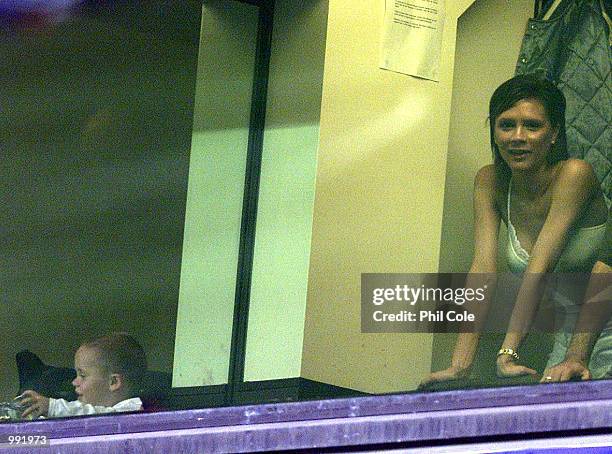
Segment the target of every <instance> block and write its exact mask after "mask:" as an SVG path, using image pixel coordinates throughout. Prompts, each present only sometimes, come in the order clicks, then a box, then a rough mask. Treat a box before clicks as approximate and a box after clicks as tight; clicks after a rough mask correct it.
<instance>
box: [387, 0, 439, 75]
mask: <svg viewBox="0 0 612 454" xmlns="http://www.w3.org/2000/svg"><path fill="white" fill-rule="evenodd" d="M444 13H445V11H444V0H385V23H384V28H383V35H382V48H381V53H380V67H381V68H383V69H388V70H390V71H395V72H398V73H402V74H409V75H411V76H417V77H422V78H424V79H430V80H435V81H439V80H440V52H441V49H442V32H443V31H444Z"/></svg>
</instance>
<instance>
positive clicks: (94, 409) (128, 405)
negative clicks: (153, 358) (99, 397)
mask: <svg viewBox="0 0 612 454" xmlns="http://www.w3.org/2000/svg"><path fill="white" fill-rule="evenodd" d="M138 410H142V401H141V400H140V398H139V397H132V398H131V399H126V400H122V401H121V402H118V403H116V404H115V405H113V406H112V407H104V406H101V405H91V404H84V403H82V402H80V401H78V400H73V401H72V402H68V401H67V400H64V399H53V398H51V399H49V413H48V415H49V418H57V417H62V416H79V415H94V414H100V413H117V412H122V411H138Z"/></svg>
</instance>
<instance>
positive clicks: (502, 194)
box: [422, 75, 607, 385]
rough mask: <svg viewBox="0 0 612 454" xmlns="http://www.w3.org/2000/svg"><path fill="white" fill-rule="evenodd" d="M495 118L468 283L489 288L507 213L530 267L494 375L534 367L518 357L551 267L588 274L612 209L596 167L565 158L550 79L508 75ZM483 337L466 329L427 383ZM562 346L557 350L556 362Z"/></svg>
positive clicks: (441, 377) (468, 358) (560, 105)
mask: <svg viewBox="0 0 612 454" xmlns="http://www.w3.org/2000/svg"><path fill="white" fill-rule="evenodd" d="M489 120H490V135H491V148H492V150H493V157H494V163H493V164H492V165H487V166H485V167H483V168H482V169H480V170H479V171H478V173H477V175H476V178H475V184H474V212H475V215H474V223H475V224H474V241H475V248H474V250H475V252H474V259H473V262H472V266H471V268H470V275H469V278H468V282H467V283H466V286H468V287H481V286H483V285H485V284H487V286H488V288H489V290H490V293H492V291H493V289H494V286H495V277H494V276H495V273H496V270H497V266H496V258H497V244H498V229H499V224H500V220H503V221H504V222H505V223H506V225H507V226H508V247H507V251H506V256H507V260H508V264H509V267H510V269H511V270H512V271H513V272H524V274H523V277H522V281H521V285H520V289H519V291H518V294H517V297H516V301H515V304H514V308H513V311H512V316H511V319H510V326H509V328H508V331H507V333H506V336H505V339H504V342H503V344H502V346H501V349H500V350H499V353H498V356H497V374H498V376H500V377H511V376H518V375H525V374H532V375H535V374H536V371H535V370H533V369H530V368H528V367H526V366H522V365H519V364H518V363H517V359H518V354H517V351H518V349H519V346H520V344H521V342H522V340H523V339H524V337H525V335H526V334H527V332H528V330H529V327H530V325H531V322H532V321H533V318H534V316H535V313H536V311H537V307H538V304H539V301H540V300H541V298H542V295H543V292H544V277H545V276H544V273H547V272H552V271H557V272H576V271H582V272H589V271H590V270H591V268H592V266H593V264H594V262H595V259H596V256H597V251H598V249H599V245H600V243H601V242H602V241H603V235H604V231H605V220H606V214H607V210H606V206H605V201H604V198H603V195H602V192H601V190H600V187H599V183H598V181H597V178H596V177H595V174H594V173H593V170H592V168H591V166H590V165H589V164H588V163H587V162H585V161H582V160H578V159H569V158H568V154H567V149H566V136H565V98H564V96H563V94H562V93H561V91H559V90H558V89H557V88H556V87H555V86H554V85H553V84H552V83H550V82H548V81H546V80H541V79H538V78H536V77H535V76H532V75H521V76H517V77H514V78H512V79H510V80H508V81H506V82H504V83H503V84H502V85H501V86H499V87H498V88H497V90H495V92H494V93H493V96H492V97H491V101H490V104H489ZM489 305H490V298H487V301H486V303H485V304H484V305H483V306H480V307H478V308H477V310H478V316H479V317H480V318H481V319H484V317H486V313H487V312H488V309H489ZM479 337H480V333H479V332H472V333H461V334H460V335H459V337H458V340H457V343H456V345H455V350H454V352H453V357H452V361H451V366H450V367H449V368H448V369H445V370H442V371H438V372H434V373H432V374H431V375H430V376H429V377H428V378H427V379H425V380H424V381H423V383H422V385H424V384H428V383H431V382H438V381H445V380H453V379H457V378H463V377H466V376H467V375H468V374H469V371H470V368H471V365H472V362H473V360H474V356H475V353H476V349H477V346H478V340H479ZM563 342H564V341H563V340H559V339H555V343H556V347H555V349H556V350H563ZM557 344H558V345H559V346H557ZM565 348H567V345H565ZM563 354H564V351H563V352H560V351H556V352H554V355H553V356H554V357H553V356H551V357H550V358H549V364H556V362H559V361H560V360H561V359H562V358H563ZM559 355H561V356H559ZM555 361H556V362H555Z"/></svg>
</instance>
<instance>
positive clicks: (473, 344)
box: [421, 165, 500, 386]
mask: <svg viewBox="0 0 612 454" xmlns="http://www.w3.org/2000/svg"><path fill="white" fill-rule="evenodd" d="M495 184H496V183H495V169H494V167H493V166H492V165H488V166H485V167H483V168H482V169H480V170H479V171H478V173H477V174H476V178H475V180H474V259H473V261H472V266H471V267H470V272H469V275H468V277H467V280H466V284H465V286H466V288H474V289H475V288H483V287H485V288H486V289H487V292H486V295H485V300H484V301H482V302H472V303H466V306H465V308H466V309H467V310H468V311H469V312H471V313H473V314H474V315H475V316H476V326H475V328H474V329H473V331H472V332H463V333H460V334H459V336H458V338H457V342H456V344H455V349H454V351H453V356H452V360H451V367H449V368H447V369H444V370H441V371H438V372H434V373H432V374H430V375H429V377H427V378H426V379H425V380H423V381H422V382H421V386H424V385H427V384H429V383H433V382H440V381H447V380H454V379H458V378H463V377H465V376H466V375H468V374H469V370H470V367H471V366H472V362H473V361H474V356H475V354H476V349H477V347H478V341H479V338H480V331H481V329H482V325H483V323H484V320H485V318H486V315H487V313H488V310H489V307H490V295H492V293H493V292H494V290H495V272H496V269H497V267H496V263H497V239H498V231H499V224H500V216H499V212H498V210H497V209H496V207H495V191H496V187H495Z"/></svg>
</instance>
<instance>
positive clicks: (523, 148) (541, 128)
mask: <svg viewBox="0 0 612 454" xmlns="http://www.w3.org/2000/svg"><path fill="white" fill-rule="evenodd" d="M494 131H495V143H496V144H497V147H498V148H499V153H500V154H501V157H502V159H503V160H504V161H505V162H506V164H508V166H509V167H510V169H511V170H512V171H513V172H515V171H529V172H534V171H538V170H541V169H544V168H546V167H547V166H548V162H547V159H546V158H547V156H548V153H549V152H550V149H551V146H552V144H553V143H554V142H555V140H556V138H557V134H558V129H557V128H553V126H552V125H551V123H550V120H549V119H548V115H546V110H545V109H544V106H543V105H542V103H541V102H540V101H538V100H537V99H522V100H520V101H518V102H517V103H516V104H514V106H512V107H511V108H510V109H508V110H505V111H504V112H502V113H501V114H499V116H498V117H497V118H496V119H495V129H494Z"/></svg>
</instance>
